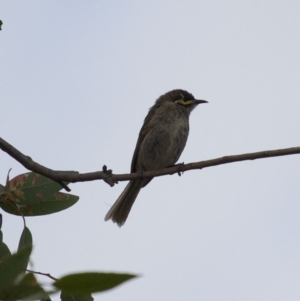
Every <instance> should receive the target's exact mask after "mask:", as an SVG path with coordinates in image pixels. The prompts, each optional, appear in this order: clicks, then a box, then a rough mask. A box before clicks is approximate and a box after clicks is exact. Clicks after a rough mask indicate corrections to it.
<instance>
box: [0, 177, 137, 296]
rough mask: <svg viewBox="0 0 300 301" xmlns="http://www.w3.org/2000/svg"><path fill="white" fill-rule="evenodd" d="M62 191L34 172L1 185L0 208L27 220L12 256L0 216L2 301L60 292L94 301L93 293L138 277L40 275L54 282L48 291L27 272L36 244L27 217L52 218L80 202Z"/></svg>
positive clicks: (59, 186)
mask: <svg viewBox="0 0 300 301" xmlns="http://www.w3.org/2000/svg"><path fill="white" fill-rule="evenodd" d="M64 184H65V185H67V184H68V183H65V182H64ZM61 189H62V186H61V185H60V184H59V183H57V182H54V181H52V180H50V179H48V178H46V177H44V176H41V175H39V174H37V173H34V172H30V173H25V174H21V175H18V176H17V177H15V178H13V179H12V180H9V178H8V179H7V182H6V185H5V186H3V185H1V184H0V207H1V208H2V209H3V210H4V211H5V212H7V213H10V214H14V215H19V216H22V217H23V219H24V229H23V232H22V234H21V237H20V240H19V246H18V250H17V252H16V253H14V254H11V252H10V250H9V248H8V246H7V245H6V244H5V243H4V242H3V233H2V231H1V225H2V215H1V214H0V300H4V301H6V300H33V299H34V300H37V299H40V300H51V299H50V297H49V295H51V294H53V293H56V292H58V291H61V295H60V297H61V300H62V301H69V300H72V301H75V300H76V301H91V300H93V297H92V296H91V293H94V292H102V291H105V290H108V289H111V288H113V287H116V286H117V285H120V284H121V283H123V282H125V281H127V280H129V279H132V278H134V277H136V276H135V275H130V274H117V273H100V272H99V273H95V272H93V273H88V272H85V273H78V274H70V275H66V276H64V277H62V278H60V279H56V278H54V277H52V276H51V275H49V274H44V273H38V274H42V275H45V276H48V277H50V278H51V279H53V280H55V281H54V282H52V283H51V288H50V290H49V289H48V290H45V289H44V288H43V287H42V285H41V284H39V283H38V281H37V279H36V277H35V275H34V273H35V272H33V271H29V272H28V270H27V265H28V263H29V260H30V255H31V252H32V247H33V240H32V235H31V232H30V230H29V229H28V228H27V227H26V224H25V216H28V217H31V216H39V215H47V214H53V213H56V212H59V211H62V210H65V209H67V208H69V207H71V206H73V205H74V204H75V203H76V202H77V201H78V199H79V197H78V196H75V195H71V194H67V193H62V192H59V191H60V190H61Z"/></svg>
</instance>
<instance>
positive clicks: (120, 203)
mask: <svg viewBox="0 0 300 301" xmlns="http://www.w3.org/2000/svg"><path fill="white" fill-rule="evenodd" d="M202 103H207V101H206V100H197V99H195V97H194V96H193V95H192V94H191V93H189V92H187V91H186V90H181V89H176V90H172V91H169V92H167V93H165V94H163V95H161V96H160V97H159V98H158V99H157V100H156V102H155V103H154V105H153V106H152V107H151V108H150V109H149V112H148V114H147V116H146V118H145V120H144V124H143V126H142V128H141V130H140V132H139V136H138V140H137V143H136V147H135V150H134V153H133V157H132V161H131V169H130V171H131V173H136V172H138V173H139V175H140V177H139V179H137V180H131V181H129V183H128V184H127V186H126V187H125V189H124V190H123V192H122V193H121V195H120V196H119V197H118V199H117V200H116V201H115V203H114V204H113V205H112V207H111V208H110V210H109V211H108V212H107V214H106V216H105V219H104V220H105V221H108V220H110V219H111V220H112V221H113V222H114V223H116V224H117V225H118V226H119V227H121V226H123V225H124V223H125V222H126V219H127V217H128V215H129V212H130V210H131V208H132V205H133V203H134V201H135V200H136V198H137V196H138V194H139V192H140V190H141V189H142V188H144V187H145V186H146V185H147V184H148V183H149V182H150V181H151V180H152V179H153V178H143V177H142V174H143V172H144V171H150V170H157V169H162V168H166V167H170V166H174V164H175V163H176V162H177V160H178V159H179V157H180V155H181V153H182V151H183V149H184V147H185V145H186V142H187V138H188V135H189V115H190V113H191V112H192V111H193V109H194V108H195V107H196V106H197V105H199V104H202Z"/></svg>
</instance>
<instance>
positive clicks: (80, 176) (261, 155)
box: [0, 138, 300, 189]
mask: <svg viewBox="0 0 300 301" xmlns="http://www.w3.org/2000/svg"><path fill="white" fill-rule="evenodd" d="M0 148H1V149H2V150H3V151H4V152H6V153H7V154H8V155H9V156H11V157H12V158H14V159H15V160H16V161H18V162H19V163H21V164H22V165H23V166H24V167H26V168H27V169H29V170H31V171H34V172H36V173H38V174H41V175H43V176H45V177H48V178H50V179H52V180H53V181H56V182H59V183H60V184H61V185H62V186H63V187H64V188H66V187H67V186H66V185H65V184H64V183H62V182H63V181H66V182H71V183H76V182H86V181H95V180H104V181H105V182H106V183H108V184H109V185H110V186H114V184H115V183H118V182H119V181H129V180H136V179H138V178H139V177H140V175H139V174H138V173H132V174H113V173H112V171H111V170H107V169H106V166H105V165H104V166H103V170H102V171H95V172H89V173H74V172H69V173H68V172H67V171H57V170H52V169H50V168H47V167H45V166H43V165H41V164H39V163H37V162H35V161H33V160H32V159H31V158H30V157H28V156H26V155H24V154H23V153H21V152H20V151H19V150H17V149H16V148H15V147H13V146H12V145H10V144H9V143H8V142H6V141H5V140H3V139H2V138H0ZM295 154H300V147H291V148H283V149H276V150H267V151H261V152H255V153H247V154H241V155H233V156H225V157H220V158H216V159H211V160H206V161H199V162H193V163H189V164H178V165H175V166H172V167H168V168H163V169H160V170H152V171H145V172H144V173H143V177H144V178H149V177H159V176H164V175H172V174H175V173H179V174H180V173H181V172H184V171H188V170H193V169H203V168H207V167H212V166H217V165H221V164H228V163H233V162H240V161H247V160H256V159H265V158H272V157H280V156H288V155H295ZM67 188H68V187H67ZM68 189H69V188H68Z"/></svg>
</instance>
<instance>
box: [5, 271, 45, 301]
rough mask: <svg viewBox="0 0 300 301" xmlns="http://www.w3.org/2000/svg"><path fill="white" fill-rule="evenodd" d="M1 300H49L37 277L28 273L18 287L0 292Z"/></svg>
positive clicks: (14, 286)
mask: <svg viewBox="0 0 300 301" xmlns="http://www.w3.org/2000/svg"><path fill="white" fill-rule="evenodd" d="M0 298H1V300H20V299H21V300H39V299H44V300H47V299H48V300H49V296H48V294H47V293H46V292H45V291H44V289H43V288H42V287H41V286H40V285H39V283H38V282H37V280H36V278H35V276H34V275H33V274H32V273H28V274H26V275H25V276H24V278H23V279H22V280H21V281H20V283H18V284H17V285H13V286H11V287H9V288H6V289H5V290H3V291H1V292H0Z"/></svg>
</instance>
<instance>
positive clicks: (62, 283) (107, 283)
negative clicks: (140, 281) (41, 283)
mask: <svg viewBox="0 0 300 301" xmlns="http://www.w3.org/2000/svg"><path fill="white" fill-rule="evenodd" d="M135 277H136V275H130V274H115V273H80V274H71V275H67V276H64V277H62V278H60V279H58V280H57V281H56V282H54V284H53V285H54V286H56V287H58V288H59V289H61V290H65V291H66V292H70V293H79V294H87V293H94V292H102V291H105V290H108V289H111V288H113V287H115V286H117V285H119V284H121V283H123V282H125V281H127V280H129V279H132V278H135Z"/></svg>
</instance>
